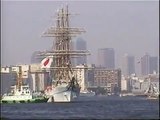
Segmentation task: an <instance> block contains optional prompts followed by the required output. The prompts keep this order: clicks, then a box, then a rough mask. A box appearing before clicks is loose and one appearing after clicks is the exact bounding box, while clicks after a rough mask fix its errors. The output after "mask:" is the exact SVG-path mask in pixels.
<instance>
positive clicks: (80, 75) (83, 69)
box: [76, 65, 88, 91]
mask: <svg viewBox="0 0 160 120" xmlns="http://www.w3.org/2000/svg"><path fill="white" fill-rule="evenodd" d="M76 68H77V69H76V76H77V79H78V82H79V84H80V86H81V91H84V90H85V89H86V88H87V86H88V69H87V65H78V66H76Z"/></svg>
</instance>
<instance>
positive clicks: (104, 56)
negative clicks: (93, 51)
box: [98, 48, 115, 69]
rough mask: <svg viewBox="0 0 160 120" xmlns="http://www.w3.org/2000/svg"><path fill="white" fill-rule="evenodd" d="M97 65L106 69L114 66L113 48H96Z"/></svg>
mask: <svg viewBox="0 0 160 120" xmlns="http://www.w3.org/2000/svg"><path fill="white" fill-rule="evenodd" d="M98 65H99V66H100V67H105V68H107V69H114V68H115V53H114V49H113V48H101V49H98Z"/></svg>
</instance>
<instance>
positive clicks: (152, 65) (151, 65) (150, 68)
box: [141, 53, 158, 75]
mask: <svg viewBox="0 0 160 120" xmlns="http://www.w3.org/2000/svg"><path fill="white" fill-rule="evenodd" d="M153 72H156V73H157V72H158V57H152V56H150V55H149V54H147V53H146V54H145V55H144V56H143V57H142V58H141V74H142V75H148V74H152V73H153Z"/></svg>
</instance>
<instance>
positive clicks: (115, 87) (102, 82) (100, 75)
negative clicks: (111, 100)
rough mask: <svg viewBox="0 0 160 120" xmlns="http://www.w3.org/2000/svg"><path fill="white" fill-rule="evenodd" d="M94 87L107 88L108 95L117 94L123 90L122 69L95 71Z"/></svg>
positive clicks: (100, 69)
mask: <svg viewBox="0 0 160 120" xmlns="http://www.w3.org/2000/svg"><path fill="white" fill-rule="evenodd" d="M94 86H106V87H107V92H108V93H116V92H120V90H121V70H120V69H112V70H111V69H110V70H108V69H106V68H98V67H97V68H95V69H94Z"/></svg>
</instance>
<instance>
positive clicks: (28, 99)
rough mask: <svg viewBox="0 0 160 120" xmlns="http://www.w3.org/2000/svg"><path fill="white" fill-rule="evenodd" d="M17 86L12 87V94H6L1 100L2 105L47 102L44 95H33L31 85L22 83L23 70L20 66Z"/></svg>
mask: <svg viewBox="0 0 160 120" xmlns="http://www.w3.org/2000/svg"><path fill="white" fill-rule="evenodd" d="M17 74H18V77H17V81H16V82H17V84H16V85H13V86H11V90H10V93H6V94H4V95H3V96H2V98H1V103H39V102H47V100H48V98H46V97H45V96H44V95H43V94H37V93H33V92H32V91H31V90H30V88H29V85H24V84H23V81H22V68H21V66H19V72H17Z"/></svg>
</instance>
